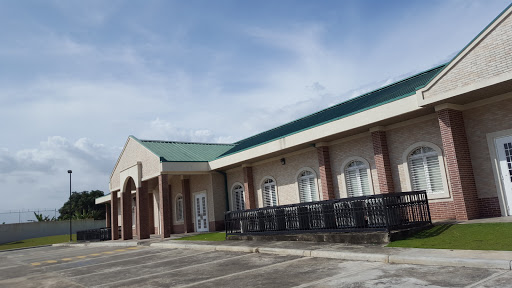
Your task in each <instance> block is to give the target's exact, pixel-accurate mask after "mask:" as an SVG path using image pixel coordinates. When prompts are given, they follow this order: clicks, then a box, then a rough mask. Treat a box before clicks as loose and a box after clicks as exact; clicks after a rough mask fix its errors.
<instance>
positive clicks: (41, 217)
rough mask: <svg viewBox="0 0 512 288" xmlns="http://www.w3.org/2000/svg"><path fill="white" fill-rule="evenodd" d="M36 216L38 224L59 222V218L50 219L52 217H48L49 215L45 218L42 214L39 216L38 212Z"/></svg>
mask: <svg viewBox="0 0 512 288" xmlns="http://www.w3.org/2000/svg"><path fill="white" fill-rule="evenodd" d="M34 216H36V219H37V222H47V221H57V218H55V217H52V218H50V216H48V215H46V216H43V214H42V213H41V214H37V213H36V212H34Z"/></svg>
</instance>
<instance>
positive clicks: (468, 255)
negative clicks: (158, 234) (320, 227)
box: [54, 234, 512, 270]
mask: <svg viewBox="0 0 512 288" xmlns="http://www.w3.org/2000/svg"><path fill="white" fill-rule="evenodd" d="M188 235H190V234H188ZM188 235H187V236H188ZM180 236H182V235H173V238H174V239H176V238H179V237H180ZM140 245H142V246H151V247H155V248H179V249H192V250H200V251H230V252H246V253H267V254H278V255H289V256H304V257H317V258H331V259H341V260H354V261H369V262H381V263H396V264H417V265H435V266H455V267H473V268H488V269H503V270H511V263H512V251H480V250H449V249H417V248H389V247H383V246H377V245H346V244H338V243H318V242H291V241H272V242H271V241H241V240H231V241H217V242H214V241H176V240H172V239H165V240H161V239H159V238H152V239H146V240H142V241H138V240H128V241H105V242H91V243H75V244H70V243H61V244H54V246H77V247H83V246H104V247H105V246H112V247H118V246H140Z"/></svg>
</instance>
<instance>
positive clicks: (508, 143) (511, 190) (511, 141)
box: [496, 136, 512, 215]
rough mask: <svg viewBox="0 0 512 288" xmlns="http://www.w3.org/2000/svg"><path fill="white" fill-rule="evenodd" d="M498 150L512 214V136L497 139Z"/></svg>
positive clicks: (502, 177) (508, 212) (507, 202)
mask: <svg viewBox="0 0 512 288" xmlns="http://www.w3.org/2000/svg"><path fill="white" fill-rule="evenodd" d="M496 152H497V154H498V161H500V163H499V166H500V174H501V175H500V178H501V183H502V185H503V188H504V189H505V197H506V202H505V203H506V204H507V214H508V215H512V210H511V208H512V136H508V137H503V138H498V139H496Z"/></svg>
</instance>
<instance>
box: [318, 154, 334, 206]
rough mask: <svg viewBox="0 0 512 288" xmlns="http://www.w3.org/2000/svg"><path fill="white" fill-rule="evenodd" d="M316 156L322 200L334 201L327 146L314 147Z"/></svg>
mask: <svg viewBox="0 0 512 288" xmlns="http://www.w3.org/2000/svg"><path fill="white" fill-rule="evenodd" d="M316 151H317V155H318V169H319V170H320V182H321V183H322V200H329V199H334V198H335V197H336V196H335V194H334V185H333V182H332V170H331V158H330V156H329V146H320V147H316Z"/></svg>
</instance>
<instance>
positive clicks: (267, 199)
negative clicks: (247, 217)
mask: <svg viewBox="0 0 512 288" xmlns="http://www.w3.org/2000/svg"><path fill="white" fill-rule="evenodd" d="M261 191H262V192H263V207H269V206H277V193H276V182H275V181H274V180H273V179H272V178H267V179H265V181H263V185H262V187H261Z"/></svg>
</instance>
